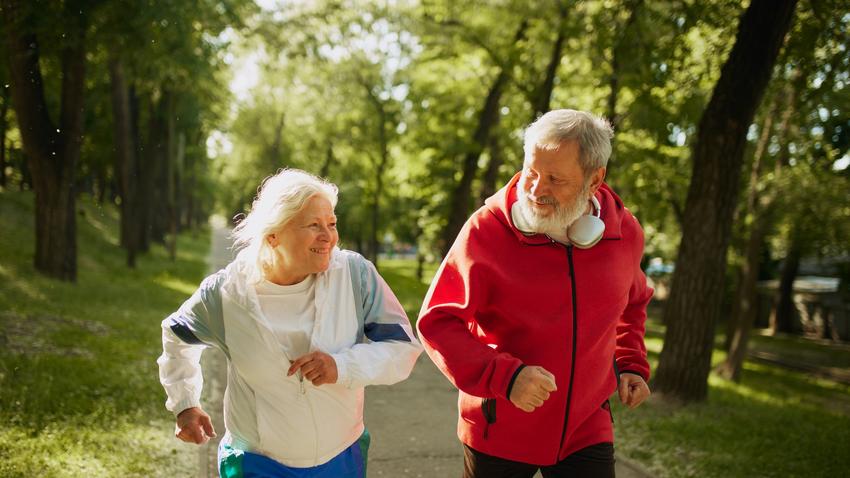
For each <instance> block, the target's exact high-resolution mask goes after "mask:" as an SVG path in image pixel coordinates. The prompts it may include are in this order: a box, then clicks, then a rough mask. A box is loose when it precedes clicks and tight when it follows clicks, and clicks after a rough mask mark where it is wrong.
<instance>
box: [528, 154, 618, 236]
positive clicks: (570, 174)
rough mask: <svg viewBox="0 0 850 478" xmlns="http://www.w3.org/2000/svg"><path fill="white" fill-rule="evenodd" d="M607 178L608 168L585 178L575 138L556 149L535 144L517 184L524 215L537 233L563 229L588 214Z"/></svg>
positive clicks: (600, 169)
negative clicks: (589, 202) (603, 180)
mask: <svg viewBox="0 0 850 478" xmlns="http://www.w3.org/2000/svg"><path fill="white" fill-rule="evenodd" d="M604 177H605V169H604V168H599V169H598V170H596V171H594V173H593V174H592V175H591V176H590V177H589V178H587V179H585V176H584V172H583V171H582V169H581V165H580V164H579V145H578V142H576V141H567V142H564V143H562V144H561V145H560V146H559V147H558V148H557V149H543V148H538V147H535V148H534V149H533V150H532V151H531V153H530V154H529V155H528V156H527V157H526V158H525V164H524V167H523V170H522V176H521V177H520V180H519V184H518V188H519V189H518V193H519V194H518V201H519V204H520V207H521V210H522V212H523V215H524V216H525V218H526V219H527V220H528V221H529V222H530V225H532V226H535V230H536V231H537V232H544V233H545V232H550V231H552V230H553V229H560V230H564V229H566V228H567V227H569V225H570V224H572V223H573V222H574V221H575V220H576V219H578V218H579V217H580V216H581V215H582V214H584V213H585V211H586V210H587V207H588V202H587V201H588V200H589V199H590V196H591V195H592V194H594V193H595V192H596V190H597V189H598V188H599V185H600V184H602V179H603V178H604Z"/></svg>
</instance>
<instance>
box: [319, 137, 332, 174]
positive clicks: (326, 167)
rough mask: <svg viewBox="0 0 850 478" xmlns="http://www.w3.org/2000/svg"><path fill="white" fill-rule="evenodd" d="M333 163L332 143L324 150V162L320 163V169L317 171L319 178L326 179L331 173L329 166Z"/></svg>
mask: <svg viewBox="0 0 850 478" xmlns="http://www.w3.org/2000/svg"><path fill="white" fill-rule="evenodd" d="M333 162H334V147H333V144H332V143H328V147H327V149H325V162H324V163H322V169H320V170H319V177H320V178H327V177H328V174H330V172H331V164H333Z"/></svg>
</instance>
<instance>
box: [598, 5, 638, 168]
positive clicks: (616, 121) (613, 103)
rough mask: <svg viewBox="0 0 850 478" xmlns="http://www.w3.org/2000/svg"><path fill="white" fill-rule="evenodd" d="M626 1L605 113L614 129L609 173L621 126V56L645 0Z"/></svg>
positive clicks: (613, 56) (614, 46)
mask: <svg viewBox="0 0 850 478" xmlns="http://www.w3.org/2000/svg"><path fill="white" fill-rule="evenodd" d="M625 3H626V8H627V9H628V11H629V17H628V19H627V20H626V23H625V24H624V25H623V26H622V28H620V29H619V31H618V32H617V40H616V42H615V43H614V45H613V46H612V47H611V75H610V76H609V77H608V98H607V100H606V113H605V115H606V116H607V118H608V121H609V122H610V123H611V128H612V129H613V130H614V137H613V138H611V157H610V158H608V167H607V172H608V173H609V174H610V172H611V169H612V163H613V161H612V160H613V159H614V154H615V152H616V147H615V141H616V140H617V128H618V127H619V126H620V115H618V114H617V100H618V99H619V97H620V74H621V71H620V58H621V55H622V49H623V44H624V42H625V39H626V32H627V31H628V30H629V27H631V26H632V25H633V24H634V23H635V21H637V16H638V12H639V11H640V8H641V6H643V0H630V1H627V2H625Z"/></svg>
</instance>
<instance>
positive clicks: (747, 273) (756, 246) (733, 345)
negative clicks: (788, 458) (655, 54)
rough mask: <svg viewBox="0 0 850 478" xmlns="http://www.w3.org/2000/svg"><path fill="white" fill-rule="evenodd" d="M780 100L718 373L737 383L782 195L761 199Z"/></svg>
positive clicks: (751, 199) (763, 141)
mask: <svg viewBox="0 0 850 478" xmlns="http://www.w3.org/2000/svg"><path fill="white" fill-rule="evenodd" d="M794 91H795V88H794V85H793V84H792V85H788V86H787V87H786V88H784V89H783V92H782V96H784V97H785V99H786V101H787V102H788V105H787V106H786V108H785V111H784V112H783V113H782V120H781V121H780V123H779V129H778V134H779V137H780V142H781V143H782V145H783V150H784V152H783V156H784V155H787V154H788V150H787V148H788V143H789V142H790V138H789V130H790V125H791V116H792V115H793V114H794V112H795V108H794V100H793V97H794ZM776 109H777V108H776V98H774V101H773V104H772V105H771V108H770V110H769V111H768V117H767V118H766V119H765V130H764V131H762V135H761V137H760V138H759V141H758V143H757V145H756V154H755V161H754V162H753V168H752V171H751V172H750V186H749V192H748V194H747V203H746V208H747V209H746V213H745V214H744V221H745V222H746V221H749V222H751V225H750V231H749V237H748V239H747V249H746V253H745V254H744V257H745V261H744V265H743V268H742V270H741V284H740V285H739V287H738V294H737V297H736V301H735V306H734V311H735V312H734V314H733V316H732V319H731V320H730V322H731V323H732V324H733V325H734V328H733V329H732V333H731V334H728V337H727V344H726V349H727V351H728V353H727V355H726V360H725V361H724V363H723V364H721V366H720V367H719V369H718V373H719V374H720V375H721V376H723V377H724V378H727V379H731V380H733V381H735V382H740V381H741V369H742V368H743V366H744V358H746V355H747V349H748V346H749V344H748V342H749V337H750V331H751V330H752V328H753V325H754V324H755V322H756V314H757V313H758V299H759V297H758V287H757V286H758V278H759V266H760V265H761V258H762V251H763V250H764V247H765V238H766V237H767V233H768V231H769V230H770V227H771V224H772V222H773V209H774V208H773V204H774V201H775V199H776V195H777V193H778V191H777V190H776V188H775V185H773V186H774V187H770V186H771V185H768V187H765V190H764V191H763V192H762V194H761V196H760V195H759V182H760V181H759V178H760V176H761V170H762V166H763V165H764V159H765V151H766V150H767V143H768V140H769V137H770V127H771V124H772V122H773V119H772V118H773V116H774V114H775V111H776ZM783 162H784V160H783V159H782V158H778V159H777V160H776V165H775V167H774V173H775V175H776V177H778V176H779V174H780V171H781V168H782V164H783Z"/></svg>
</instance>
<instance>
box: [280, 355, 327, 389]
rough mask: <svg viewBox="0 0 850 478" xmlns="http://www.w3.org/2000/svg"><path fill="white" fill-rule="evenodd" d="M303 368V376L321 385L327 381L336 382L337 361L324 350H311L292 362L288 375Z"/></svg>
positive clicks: (314, 383)
mask: <svg viewBox="0 0 850 478" xmlns="http://www.w3.org/2000/svg"><path fill="white" fill-rule="evenodd" d="M298 370H301V376H302V377H304V378H306V379H307V380H309V381H311V382H313V385H316V386H319V385H324V384H326V383H336V380H337V378H338V377H337V374H338V372H337V369H336V361H335V360H334V358H333V357H331V356H330V355H328V354H326V353H324V352H319V351H316V352H310V353H308V354H307V355H302V356H300V357H298V358H297V359H295V361H294V362H292V365H291V366H290V367H289V372H287V374H286V375H287V376H289V375H292V374H293V373H295V372H297V371H298Z"/></svg>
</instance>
